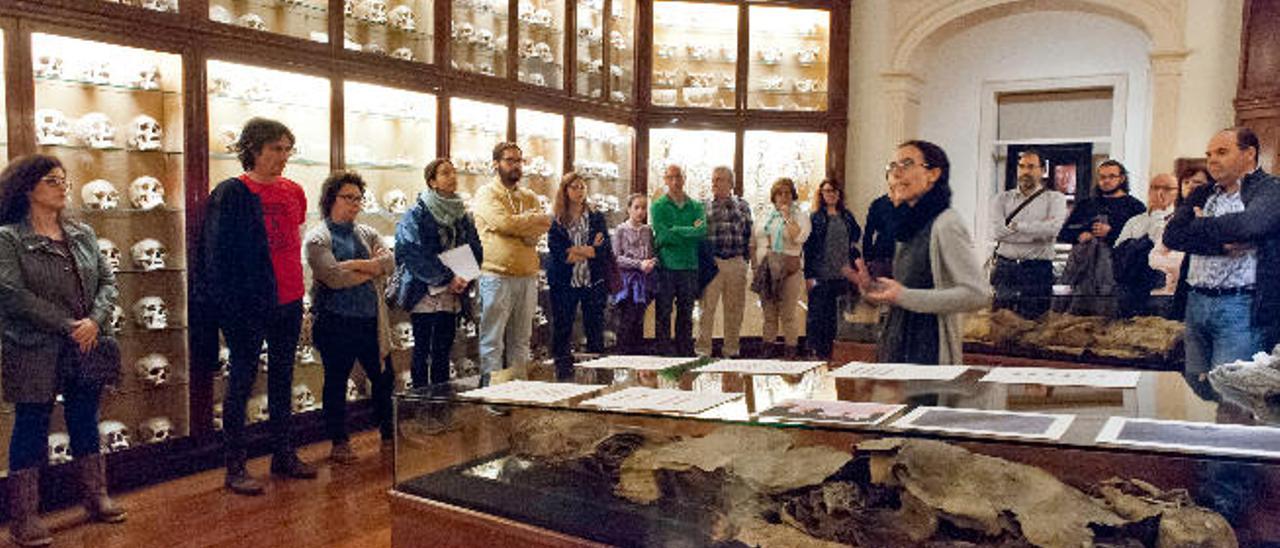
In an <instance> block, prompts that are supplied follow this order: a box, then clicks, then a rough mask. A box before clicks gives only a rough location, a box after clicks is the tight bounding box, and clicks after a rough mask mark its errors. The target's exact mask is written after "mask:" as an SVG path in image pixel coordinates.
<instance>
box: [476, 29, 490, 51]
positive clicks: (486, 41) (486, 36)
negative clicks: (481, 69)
mask: <svg viewBox="0 0 1280 548" xmlns="http://www.w3.org/2000/svg"><path fill="white" fill-rule="evenodd" d="M473 42H474V43H475V45H476V47H478V48H480V49H483V50H491V49H493V31H491V30H489V29H480V30H478V31H476V34H475V36H474V39H473Z"/></svg>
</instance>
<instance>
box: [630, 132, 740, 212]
mask: <svg viewBox="0 0 1280 548" xmlns="http://www.w3.org/2000/svg"><path fill="white" fill-rule="evenodd" d="M736 145H737V139H736V138H735V137H734V135H733V133H732V132H729V131H712V130H687V129H674V128H655V129H652V130H649V186H648V188H649V195H650V197H657V196H660V195H662V194H664V193H666V191H667V187H666V184H664V183H663V182H662V175H663V172H665V171H666V169H667V166H669V165H672V164H674V165H678V166H681V167H683V168H684V176H685V183H684V191H685V193H686V194H688V195H690V196H692V197H694V198H695V199H698V200H705V199H707V198H710V197H711V171H712V170H713V169H715V168H716V166H729V167H733V158H734V155H735V150H736Z"/></svg>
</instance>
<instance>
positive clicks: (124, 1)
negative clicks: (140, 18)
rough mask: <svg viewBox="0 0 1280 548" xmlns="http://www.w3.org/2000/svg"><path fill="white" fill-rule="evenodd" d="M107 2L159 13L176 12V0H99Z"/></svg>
mask: <svg viewBox="0 0 1280 548" xmlns="http://www.w3.org/2000/svg"><path fill="white" fill-rule="evenodd" d="M101 1H102V2H106V3H109V4H120V5H124V6H133V7H138V8H143V9H149V10H151V11H158V12H161V13H178V0H101Z"/></svg>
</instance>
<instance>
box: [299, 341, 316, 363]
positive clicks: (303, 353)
mask: <svg viewBox="0 0 1280 548" xmlns="http://www.w3.org/2000/svg"><path fill="white" fill-rule="evenodd" d="M295 354H296V357H297V359H298V363H302V364H313V363H316V349H315V347H313V346H311V345H309V344H299V345H298V351H297V352H295Z"/></svg>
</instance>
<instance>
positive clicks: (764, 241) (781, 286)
mask: <svg viewBox="0 0 1280 548" xmlns="http://www.w3.org/2000/svg"><path fill="white" fill-rule="evenodd" d="M799 197H800V196H799V194H798V193H797V192H796V184H795V182H794V181H792V180H791V179H787V178H785V177H784V178H781V179H778V180H777V181H775V182H774V183H773V186H772V187H771V188H770V189H769V201H770V202H772V203H773V209H771V210H769V214H768V215H766V216H765V219H764V222H763V223H760V224H759V225H758V226H759V228H758V229H757V230H756V260H755V264H756V269H767V282H762V281H761V280H763V279H765V277H764V276H762V274H764V273H763V272H761V273H758V274H757V275H756V276H755V278H754V279H753V284H752V289H754V290H756V292H757V293H759V294H760V306H761V307H762V308H763V309H764V329H763V333H762V334H763V344H764V352H763V354H764V355H765V356H775V357H776V356H780V355H781V356H784V357H786V358H794V357H795V356H796V353H797V349H796V344H797V342H798V341H799V339H800V321H799V319H798V318H796V311H797V310H798V309H799V308H800V296H801V295H803V294H804V269H803V268H802V266H801V262H802V259H801V255H802V254H803V253H804V242H805V241H806V240H807V239H808V238H809V230H810V226H809V216H808V215H805V214H804V212H802V211H800V206H799V204H797V203H796V200H797V199H799ZM757 282H760V283H757ZM779 324H781V328H782V331H783V341H784V343H785V347H784V348H783V349H782V350H779V349H778V346H777V344H776V339H777V337H778V330H779Z"/></svg>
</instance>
